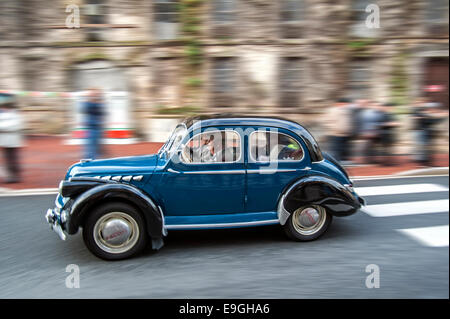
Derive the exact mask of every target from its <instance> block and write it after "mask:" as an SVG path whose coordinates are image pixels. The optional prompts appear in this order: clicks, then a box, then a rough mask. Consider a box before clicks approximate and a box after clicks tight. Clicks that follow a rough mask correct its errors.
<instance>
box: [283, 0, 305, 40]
mask: <svg viewBox="0 0 450 319" xmlns="http://www.w3.org/2000/svg"><path fill="white" fill-rule="evenodd" d="M304 9H305V8H304V0H282V1H281V8H280V21H281V23H280V26H281V37H282V38H285V39H288V38H299V37H300V36H301V21H302V20H303V13H304Z"/></svg>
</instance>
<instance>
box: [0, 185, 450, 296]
mask: <svg viewBox="0 0 450 319" xmlns="http://www.w3.org/2000/svg"><path fill="white" fill-rule="evenodd" d="M424 184H425V185H424ZM389 185H397V186H396V187H394V188H390V187H387V188H386V187H381V186H389ZM405 185H410V186H407V187H405ZM356 186H357V187H358V189H360V190H361V191H362V192H365V193H367V194H369V195H370V194H372V196H366V199H367V201H368V205H369V206H368V207H367V211H368V213H366V212H358V213H357V214H355V215H353V216H349V217H346V218H335V219H334V220H333V223H332V225H331V227H330V229H329V230H328V232H327V233H326V234H325V235H324V236H323V237H321V238H320V239H319V240H317V241H314V242H308V243H297V242H292V241H290V240H288V239H287V238H286V237H285V235H284V233H283V232H282V231H281V229H280V228H279V227H278V226H267V227H257V228H242V229H234V230H214V231H170V232H169V237H168V238H167V239H166V241H165V244H166V245H165V247H164V248H163V249H161V250H160V251H158V252H153V251H151V250H150V249H148V250H147V251H146V252H145V253H144V254H143V255H142V256H139V257H137V258H134V259H130V260H124V261H119V262H106V261H102V260H99V259H97V258H96V257H94V256H93V255H91V254H90V253H89V251H88V250H87V249H86V248H85V246H84V244H83V240H82V237H81V235H80V234H77V235H76V236H71V237H69V239H68V240H67V241H66V242H63V241H61V240H60V239H59V238H58V237H57V235H56V234H55V233H54V232H53V231H51V230H50V229H49V227H48V225H47V224H46V223H45V221H44V213H45V210H46V209H47V208H48V207H53V201H54V196H49V195H44V196H21V197H1V198H0V218H1V223H0V298H448V297H449V249H448V224H449V214H448V199H449V193H448V177H424V178H418V177H414V178H401V179H385V180H370V181H367V180H365V181H358V182H357V183H356ZM368 187H371V188H368ZM372 187H376V188H372ZM398 192H400V194H399V193H398ZM410 202H413V203H412V204H410ZM382 204H386V205H388V206H379V205H382ZM443 205H444V208H443ZM445 206H446V208H445ZM421 210H422V211H421ZM390 213H392V215H393V216H385V215H390ZM423 227H425V228H424V229H425V230H431V231H428V232H427V231H425V233H423V232H421V230H422V228H423ZM442 227H443V228H444V235H443V234H442ZM445 227H447V228H446V239H445ZM405 229H406V231H405ZM408 230H412V231H410V232H409V231H408ZM416 230H418V231H416ZM421 236H422V237H421ZM443 236H444V237H443ZM445 241H447V242H446V243H445ZM443 242H444V243H443ZM69 264H76V265H78V266H79V269H80V288H71V289H70V288H67V287H66V285H65V281H66V277H67V276H68V275H70V273H68V272H66V267H67V265H69ZM369 264H375V265H377V266H378V267H379V271H380V272H379V274H380V277H379V278H380V286H379V288H372V289H368V288H367V287H366V284H365V283H366V277H367V276H368V275H369V273H366V266H367V265H369Z"/></svg>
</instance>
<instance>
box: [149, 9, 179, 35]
mask: <svg viewBox="0 0 450 319" xmlns="http://www.w3.org/2000/svg"><path fill="white" fill-rule="evenodd" d="M154 16H155V17H154V21H155V35H156V38H157V39H158V40H171V39H176V38H177V36H178V18H179V17H178V0H157V1H155V4H154Z"/></svg>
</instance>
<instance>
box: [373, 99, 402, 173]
mask: <svg viewBox="0 0 450 319" xmlns="http://www.w3.org/2000/svg"><path fill="white" fill-rule="evenodd" d="M393 106H394V104H393V103H384V104H380V105H379V109H378V110H379V112H380V125H379V135H378V143H379V146H380V148H381V151H380V154H381V156H382V161H383V165H386V166H391V165H394V164H395V162H394V161H393V159H392V158H391V159H389V157H390V156H391V155H392V154H393V153H394V152H393V146H394V143H395V128H396V127H397V126H398V125H399V124H398V122H396V120H395V118H394V114H393V113H392V108H393Z"/></svg>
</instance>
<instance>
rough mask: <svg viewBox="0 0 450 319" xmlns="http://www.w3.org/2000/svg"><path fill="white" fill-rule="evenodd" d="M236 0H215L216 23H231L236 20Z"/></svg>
mask: <svg viewBox="0 0 450 319" xmlns="http://www.w3.org/2000/svg"><path fill="white" fill-rule="evenodd" d="M234 2H235V1H234V0H213V3H212V7H213V19H214V23H217V24H222V23H230V22H232V21H233V20H234V5H235V4H234Z"/></svg>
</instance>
